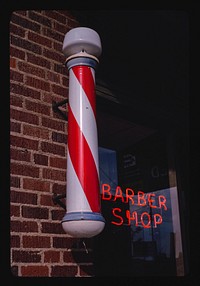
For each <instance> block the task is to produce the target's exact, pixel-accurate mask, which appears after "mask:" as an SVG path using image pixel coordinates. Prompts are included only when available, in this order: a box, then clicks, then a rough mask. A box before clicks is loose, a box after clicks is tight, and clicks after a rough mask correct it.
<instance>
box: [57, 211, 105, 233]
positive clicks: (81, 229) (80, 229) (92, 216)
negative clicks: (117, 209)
mask: <svg viewBox="0 0 200 286" xmlns="http://www.w3.org/2000/svg"><path fill="white" fill-rule="evenodd" d="M104 226H105V219H104V218H103V216H102V215H101V214H100V213H93V212H71V213H66V214H65V216H64V218H63V220H62V227H63V229H64V231H65V232H66V233H67V234H69V235H71V236H72V237H79V238H85V237H93V236H95V235H97V234H99V233H100V232H102V230H103V229H104Z"/></svg>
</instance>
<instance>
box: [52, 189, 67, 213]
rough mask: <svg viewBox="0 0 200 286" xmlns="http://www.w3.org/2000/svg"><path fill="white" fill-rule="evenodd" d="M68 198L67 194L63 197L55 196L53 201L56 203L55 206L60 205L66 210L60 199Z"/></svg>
mask: <svg viewBox="0 0 200 286" xmlns="http://www.w3.org/2000/svg"><path fill="white" fill-rule="evenodd" d="M63 198H66V194H63V195H57V194H55V193H54V194H53V197H52V200H53V202H54V204H55V205H59V206H61V207H62V208H63V209H64V210H66V205H65V204H63V203H62V202H61V201H60V199H63Z"/></svg>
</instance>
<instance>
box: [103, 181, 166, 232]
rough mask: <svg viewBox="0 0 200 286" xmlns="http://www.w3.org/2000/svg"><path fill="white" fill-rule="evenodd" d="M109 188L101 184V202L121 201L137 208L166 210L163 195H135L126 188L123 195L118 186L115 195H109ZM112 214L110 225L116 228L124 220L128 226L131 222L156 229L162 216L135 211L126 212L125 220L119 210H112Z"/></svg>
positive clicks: (107, 185) (161, 220) (139, 193)
mask: <svg viewBox="0 0 200 286" xmlns="http://www.w3.org/2000/svg"><path fill="white" fill-rule="evenodd" d="M110 191H111V187H110V185H109V184H102V199H103V200H107V201H108V200H112V201H114V202H115V201H119V200H120V201H121V202H122V203H130V204H131V205H136V206H139V207H146V206H149V207H150V208H152V209H163V210H164V211H166V210H167V206H166V203H167V200H166V197H165V196H164V195H158V196H157V197H156V195H155V194H154V193H148V194H145V193H144V192H142V191H138V192H137V194H136V195H135V192H134V190H132V189H131V188H126V190H125V192H124V193H123V191H122V189H121V187H120V186H117V187H116V189H115V195H114V196H113V195H112V194H111V192H110ZM112 214H113V217H114V219H113V220H112V221H111V223H112V224H114V225H116V226H121V225H122V224H123V223H124V220H125V219H126V220H127V221H128V225H131V222H132V223H134V225H135V226H138V225H139V223H140V225H141V226H142V227H144V228H150V227H151V226H152V225H153V227H155V228H156V227H157V226H158V225H159V224H161V223H162V222H163V219H162V215H161V214H159V213H155V214H153V215H152V216H151V215H150V214H149V213H148V212H146V211H144V212H143V213H138V212H137V211H133V212H132V213H131V212H130V210H126V212H125V219H124V218H123V216H122V209H121V208H113V209H112Z"/></svg>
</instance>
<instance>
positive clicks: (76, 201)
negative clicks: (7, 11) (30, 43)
mask: <svg viewBox="0 0 200 286" xmlns="http://www.w3.org/2000/svg"><path fill="white" fill-rule="evenodd" d="M63 52H64V54H65V56H66V57H67V59H66V66H67V68H68V70H69V105H68V151H67V190H66V209H67V212H66V214H65V216H64V218H63V220H62V226H63V229H64V230H65V232H66V233H68V234H69V235H71V236H73V237H82V238H84V237H92V236H95V235H97V234H99V233H100V232H101V231H102V230H103V228H104V226H105V220H104V218H103V216H102V215H101V204H100V186H99V161H98V137H97V124H96V98H95V69H96V67H97V64H98V58H97V57H98V56H100V54H101V41H100V38H99V35H98V34H97V33H96V32H95V31H94V30H92V29H89V28H84V27H79V28H75V29H72V30H70V31H69V32H68V33H67V34H66V35H65V39H64V43H63Z"/></svg>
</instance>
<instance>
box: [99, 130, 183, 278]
mask: <svg viewBox="0 0 200 286" xmlns="http://www.w3.org/2000/svg"><path fill="white" fill-rule="evenodd" d="M118 147H119V148H116V149H109V148H107V147H106V148H105V147H100V148H99V165H100V185H101V199H102V213H103V215H104V217H105V219H106V227H105V229H104V231H103V232H102V234H100V235H99V236H98V237H96V238H95V245H96V247H95V269H96V275H97V276H98V275H100V276H104V275H111V276H113V275H114V276H124V275H127V276H161V275H164V276H166V275H169V276H175V275H177V267H179V268H180V265H177V261H179V260H178V259H179V258H180V256H182V252H183V251H182V238H181V229H180V218H179V204H178V194H177V186H170V184H169V173H170V170H169V167H168V157H167V151H166V142H165V139H164V138H163V137H162V136H161V135H160V134H159V133H158V132H155V133H154V134H151V135H148V136H147V137H146V138H143V140H140V141H139V142H137V143H135V144H131V145H130V146H128V147H126V148H122V149H121V148H120V146H118Z"/></svg>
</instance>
